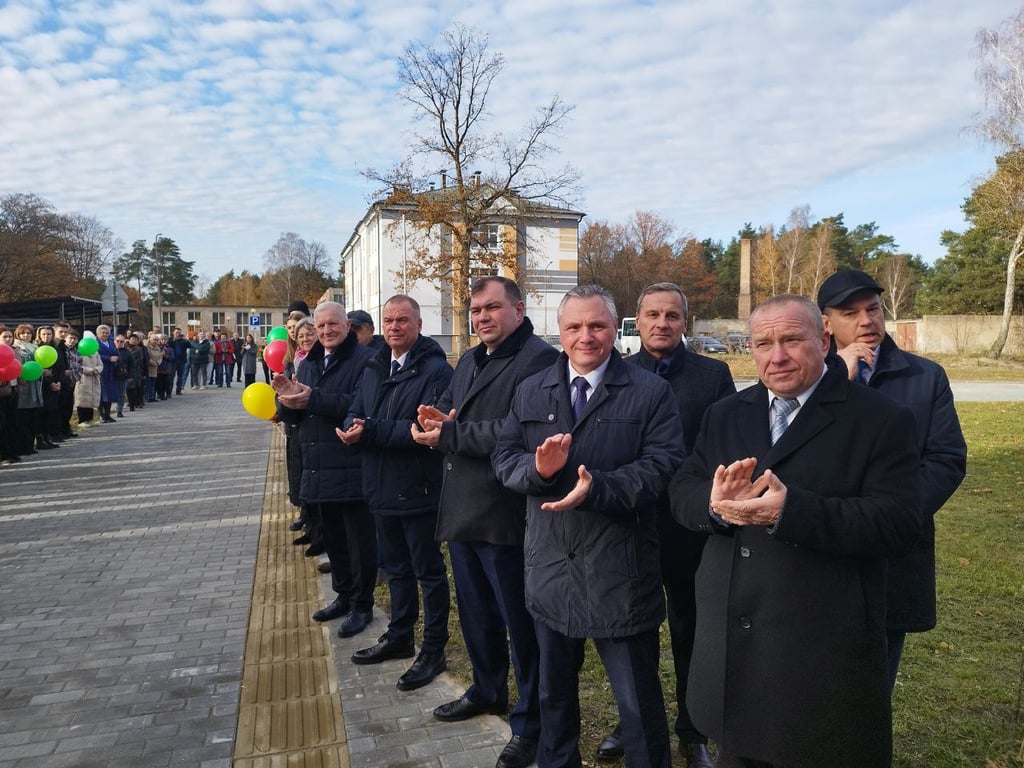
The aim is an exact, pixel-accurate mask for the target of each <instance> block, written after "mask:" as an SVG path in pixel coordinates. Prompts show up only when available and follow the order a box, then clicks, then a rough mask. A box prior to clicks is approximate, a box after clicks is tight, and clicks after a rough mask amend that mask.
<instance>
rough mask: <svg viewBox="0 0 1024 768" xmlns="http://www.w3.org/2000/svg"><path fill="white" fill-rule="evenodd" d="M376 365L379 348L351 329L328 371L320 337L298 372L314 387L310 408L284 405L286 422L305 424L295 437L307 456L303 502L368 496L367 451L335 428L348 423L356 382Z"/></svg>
mask: <svg viewBox="0 0 1024 768" xmlns="http://www.w3.org/2000/svg"><path fill="white" fill-rule="evenodd" d="M373 365H374V355H373V351H372V350H370V349H368V348H367V347H363V346H360V344H359V341H358V340H357V339H356V335H355V334H354V333H352V332H349V334H348V336H346V337H345V340H344V341H343V342H341V344H340V345H339V346H338V347H337V348H336V349H335V350H334V354H333V355H332V356H331V362H330V365H329V366H328V367H327V369H326V370H325V369H324V348H323V345H322V344H321V343H320V342H319V341H318V342H316V344H314V345H313V348H312V349H311V350H310V351H309V354H308V355H306V358H305V359H304V360H303V361H302V363H301V364H300V365H299V372H298V374H297V375H296V378H297V379H298V380H299V382H300V383H302V384H305V385H307V386H308V387H311V388H312V390H313V391H312V392H310V394H309V403H308V404H307V406H306V408H305V409H301V410H299V409H292V408H286V407H285V406H283V405H281V404H280V403H278V413H280V415H281V421H283V422H285V423H286V424H296V425H298V428H299V429H298V434H297V435H295V436H294V437H293V438H292V439H293V440H297V441H298V442H299V450H300V452H301V454H302V480H301V482H300V484H299V498H301V499H302V501H304V502H306V503H323V502H329V501H356V500H359V499H361V498H362V497H363V484H362V459H361V454H360V452H359V451H358V450H356V449H355V448H352V447H349V446H347V445H345V444H344V443H343V442H341V440H339V439H338V436H337V435H336V434H335V433H334V429H335V427H340V426H341V425H342V423H343V422H344V420H345V414H347V413H348V410H349V408H350V407H351V405H352V399H353V396H354V392H355V389H356V385H357V384H358V382H359V380H360V379H361V377H362V375H363V373H364V372H365V371H366V370H368V369H369V368H370V367H372V366H373Z"/></svg>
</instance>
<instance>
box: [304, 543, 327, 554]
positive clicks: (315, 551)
mask: <svg viewBox="0 0 1024 768" xmlns="http://www.w3.org/2000/svg"><path fill="white" fill-rule="evenodd" d="M326 551H327V550H326V549H324V548H323V547H322V546H321V545H319V544H314V545H313V546H312V547H310V548H309V549H307V550H306V551H305V552H303V553H302V554H304V555H305V556H306V557H317V556H318V555H322V554H323V553H324V552H326Z"/></svg>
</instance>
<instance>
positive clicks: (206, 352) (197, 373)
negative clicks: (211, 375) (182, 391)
mask: <svg viewBox="0 0 1024 768" xmlns="http://www.w3.org/2000/svg"><path fill="white" fill-rule="evenodd" d="M188 359H189V363H190V364H191V366H192V389H206V365H207V363H209V362H210V340H209V339H208V338H207V337H206V332H205V331H197V332H196V336H195V338H194V339H192V341H191V342H190V343H189V352H188Z"/></svg>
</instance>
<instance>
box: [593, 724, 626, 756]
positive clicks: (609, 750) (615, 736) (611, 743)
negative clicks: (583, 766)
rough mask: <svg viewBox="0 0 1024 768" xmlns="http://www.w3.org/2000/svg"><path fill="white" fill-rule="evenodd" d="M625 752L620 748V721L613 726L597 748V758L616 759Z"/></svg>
mask: <svg viewBox="0 0 1024 768" xmlns="http://www.w3.org/2000/svg"><path fill="white" fill-rule="evenodd" d="M624 753H625V750H624V749H623V748H622V723H619V724H618V725H616V726H615V730H614V731H612V732H611V733H609V734H608V735H607V736H605V738H604V741H602V742H601V744H600V746H598V748H597V759H598V760H618V759H619V758H620V757H622V755H623V754H624Z"/></svg>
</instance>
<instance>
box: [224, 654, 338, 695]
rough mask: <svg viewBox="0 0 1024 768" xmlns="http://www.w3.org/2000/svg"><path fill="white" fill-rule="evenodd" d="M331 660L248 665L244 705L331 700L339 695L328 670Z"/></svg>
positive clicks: (245, 673) (243, 681) (328, 658)
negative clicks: (329, 698) (319, 699)
mask: <svg viewBox="0 0 1024 768" xmlns="http://www.w3.org/2000/svg"><path fill="white" fill-rule="evenodd" d="M333 664H334V659H333V658H332V657H330V656H328V657H326V658H319V659H296V660H294V661H278V662H271V663H269V664H254V665H246V666H245V671H244V672H243V674H242V699H241V701H242V704H262V703H268V702H270V703H273V702H279V701H291V700H295V699H308V698H315V697H317V696H329V695H331V694H333V693H337V692H338V686H337V683H336V682H335V681H334V680H333V677H334V676H333V675H331V674H330V672H329V670H328V666H329V665H333Z"/></svg>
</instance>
